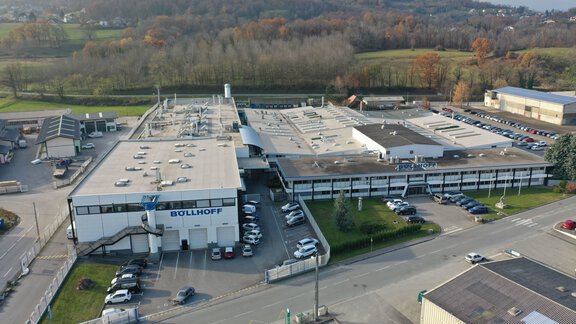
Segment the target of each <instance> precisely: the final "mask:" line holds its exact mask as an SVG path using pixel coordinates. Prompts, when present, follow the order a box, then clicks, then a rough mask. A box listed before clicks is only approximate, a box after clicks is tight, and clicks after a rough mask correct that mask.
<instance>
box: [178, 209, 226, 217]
mask: <svg viewBox="0 0 576 324" xmlns="http://www.w3.org/2000/svg"><path fill="white" fill-rule="evenodd" d="M221 212H222V208H203V209H184V210H173V211H171V212H170V217H179V216H201V215H215V214H220V213H221Z"/></svg>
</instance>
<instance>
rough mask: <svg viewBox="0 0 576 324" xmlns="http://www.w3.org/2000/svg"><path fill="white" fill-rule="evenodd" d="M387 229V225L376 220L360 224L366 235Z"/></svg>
mask: <svg viewBox="0 0 576 324" xmlns="http://www.w3.org/2000/svg"><path fill="white" fill-rule="evenodd" d="M385 229H386V225H384V224H380V223H376V222H371V221H369V222H364V223H362V224H360V232H362V233H364V234H366V235H370V234H374V233H376V232H381V231H383V230H385Z"/></svg>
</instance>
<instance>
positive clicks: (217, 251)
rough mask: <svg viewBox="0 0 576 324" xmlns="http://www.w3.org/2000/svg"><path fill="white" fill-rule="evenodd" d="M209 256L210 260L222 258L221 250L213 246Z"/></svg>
mask: <svg viewBox="0 0 576 324" xmlns="http://www.w3.org/2000/svg"><path fill="white" fill-rule="evenodd" d="M210 258H211V259H212V260H220V259H222V251H220V248H213V249H212V253H211V255H210Z"/></svg>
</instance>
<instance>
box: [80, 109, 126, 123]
mask: <svg viewBox="0 0 576 324" xmlns="http://www.w3.org/2000/svg"><path fill="white" fill-rule="evenodd" d="M72 116H74V118H76V119H78V120H80V121H87V120H96V119H116V118H118V113H117V112H115V111H104V112H92V113H85V114H73V115H72Z"/></svg>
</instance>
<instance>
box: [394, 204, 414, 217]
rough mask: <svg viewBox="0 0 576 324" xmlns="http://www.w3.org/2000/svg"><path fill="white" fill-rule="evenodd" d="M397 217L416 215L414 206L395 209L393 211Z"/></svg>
mask: <svg viewBox="0 0 576 324" xmlns="http://www.w3.org/2000/svg"><path fill="white" fill-rule="evenodd" d="M394 212H395V213H396V214H397V215H415V214H416V207H414V206H404V207H401V208H397V209H396V210H395V211H394Z"/></svg>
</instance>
